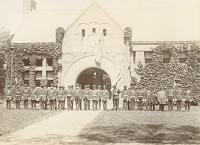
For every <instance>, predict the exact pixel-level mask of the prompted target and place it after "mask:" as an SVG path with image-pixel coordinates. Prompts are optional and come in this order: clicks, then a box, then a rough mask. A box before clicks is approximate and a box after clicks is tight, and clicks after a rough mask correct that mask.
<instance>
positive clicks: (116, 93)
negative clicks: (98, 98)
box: [111, 85, 120, 111]
mask: <svg viewBox="0 0 200 145" xmlns="http://www.w3.org/2000/svg"><path fill="white" fill-rule="evenodd" d="M119 93H120V92H119V90H118V89H117V88H116V86H115V85H114V86H113V89H112V90H111V96H112V99H113V110H114V111H118V110H119Z"/></svg>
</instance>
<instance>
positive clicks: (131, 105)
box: [130, 86, 137, 110]
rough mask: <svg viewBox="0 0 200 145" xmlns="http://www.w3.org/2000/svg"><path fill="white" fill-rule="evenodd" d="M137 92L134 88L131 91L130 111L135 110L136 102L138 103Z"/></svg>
mask: <svg viewBox="0 0 200 145" xmlns="http://www.w3.org/2000/svg"><path fill="white" fill-rule="evenodd" d="M136 97H137V92H136V91H135V90H134V87H133V86H132V87H131V89H130V109H131V110H135V102H136Z"/></svg>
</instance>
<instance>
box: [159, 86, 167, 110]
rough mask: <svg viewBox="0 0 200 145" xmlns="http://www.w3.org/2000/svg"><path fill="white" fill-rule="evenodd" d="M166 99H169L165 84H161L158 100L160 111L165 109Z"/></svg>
mask: <svg viewBox="0 0 200 145" xmlns="http://www.w3.org/2000/svg"><path fill="white" fill-rule="evenodd" d="M166 100H167V95H166V92H165V88H164V86H161V89H160V91H159V92H158V102H159V108H160V111H164V107H165V102H166Z"/></svg>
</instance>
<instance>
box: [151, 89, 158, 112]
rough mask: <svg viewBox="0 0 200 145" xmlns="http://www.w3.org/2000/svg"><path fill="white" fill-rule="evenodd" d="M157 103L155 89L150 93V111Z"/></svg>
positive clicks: (153, 109)
mask: <svg viewBox="0 0 200 145" xmlns="http://www.w3.org/2000/svg"><path fill="white" fill-rule="evenodd" d="M156 104H157V92H156V90H154V91H152V95H151V111H155V106H156Z"/></svg>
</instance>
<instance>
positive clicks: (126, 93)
mask: <svg viewBox="0 0 200 145" xmlns="http://www.w3.org/2000/svg"><path fill="white" fill-rule="evenodd" d="M121 97H122V99H123V110H124V111H126V110H127V109H128V103H127V100H128V98H129V90H128V89H127V86H126V85H125V86H124V89H123V91H122V96H121Z"/></svg>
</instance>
